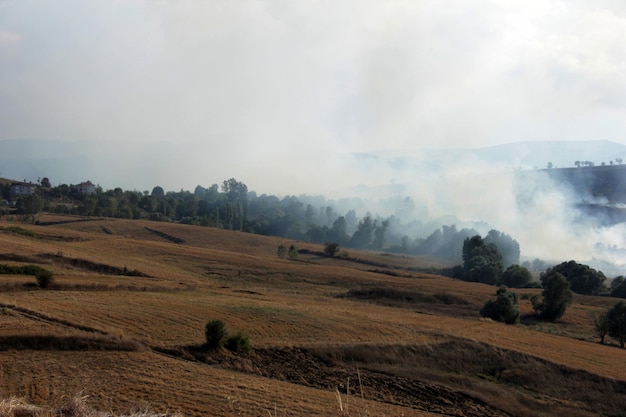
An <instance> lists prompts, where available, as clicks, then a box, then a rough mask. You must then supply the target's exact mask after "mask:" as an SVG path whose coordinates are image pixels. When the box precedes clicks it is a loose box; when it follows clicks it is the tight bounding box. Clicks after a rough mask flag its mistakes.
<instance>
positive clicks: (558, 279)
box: [532, 270, 573, 321]
mask: <svg viewBox="0 0 626 417" xmlns="http://www.w3.org/2000/svg"><path fill="white" fill-rule="evenodd" d="M541 285H542V286H543V291H542V293H541V295H542V300H539V299H538V298H533V300H532V302H533V308H534V309H535V311H538V312H539V317H541V318H542V319H544V320H550V321H555V320H558V319H559V318H561V317H562V316H563V314H565V310H567V307H568V306H569V305H570V304H571V302H572V299H573V293H572V290H571V289H570V286H569V283H568V282H567V279H565V277H564V276H563V274H560V273H559V272H556V271H553V270H549V272H548V273H546V274H542V276H541Z"/></svg>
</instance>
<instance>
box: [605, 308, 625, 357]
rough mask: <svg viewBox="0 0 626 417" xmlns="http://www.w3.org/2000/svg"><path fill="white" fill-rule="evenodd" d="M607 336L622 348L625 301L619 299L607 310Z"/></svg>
mask: <svg viewBox="0 0 626 417" xmlns="http://www.w3.org/2000/svg"><path fill="white" fill-rule="evenodd" d="M608 320H609V336H611V337H612V338H613V339H615V340H617V341H618V343H619V346H620V347H621V348H622V349H623V348H624V342H626V303H624V302H623V301H620V302H619V303H617V304H615V305H614V306H613V307H612V308H611V309H610V310H609V312H608Z"/></svg>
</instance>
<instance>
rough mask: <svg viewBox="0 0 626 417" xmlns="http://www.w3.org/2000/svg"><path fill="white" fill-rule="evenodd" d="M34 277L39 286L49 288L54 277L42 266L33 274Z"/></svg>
mask: <svg viewBox="0 0 626 417" xmlns="http://www.w3.org/2000/svg"><path fill="white" fill-rule="evenodd" d="M35 279H36V280H37V285H39V288H43V289H47V288H50V287H51V286H52V284H53V283H54V277H53V275H52V272H50V271H48V270H47V269H43V268H41V270H40V271H39V272H37V274H36V275H35Z"/></svg>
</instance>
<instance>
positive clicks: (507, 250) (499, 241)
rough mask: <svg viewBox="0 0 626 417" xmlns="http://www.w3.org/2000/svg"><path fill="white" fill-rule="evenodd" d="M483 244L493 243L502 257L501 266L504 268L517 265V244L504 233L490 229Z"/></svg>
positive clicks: (518, 254)
mask: <svg viewBox="0 0 626 417" xmlns="http://www.w3.org/2000/svg"><path fill="white" fill-rule="evenodd" d="M484 240H485V243H486V244H489V243H493V244H494V245H496V246H497V248H498V251H499V252H500V254H501V255H502V264H503V265H504V266H505V267H508V266H510V265H516V264H519V257H520V248H519V243H518V242H517V241H516V240H515V239H513V238H512V237H511V236H509V235H507V234H506V233H502V232H500V231H498V230H495V229H492V230H490V231H489V233H487V236H485V239H484Z"/></svg>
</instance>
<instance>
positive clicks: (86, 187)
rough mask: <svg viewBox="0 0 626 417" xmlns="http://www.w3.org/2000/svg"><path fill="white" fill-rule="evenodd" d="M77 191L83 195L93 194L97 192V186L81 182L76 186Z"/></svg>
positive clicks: (88, 182)
mask: <svg viewBox="0 0 626 417" xmlns="http://www.w3.org/2000/svg"><path fill="white" fill-rule="evenodd" d="M74 187H76V191H78V192H79V193H82V194H93V193H95V192H96V186H95V185H93V184H92V183H91V181H85V182H81V183H80V184H76V185H75V186H74Z"/></svg>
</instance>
